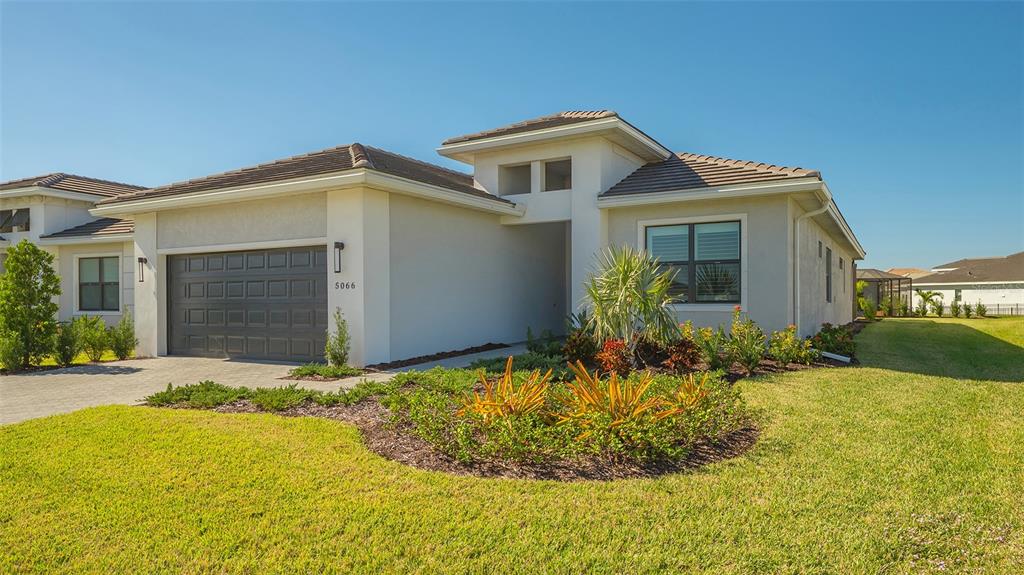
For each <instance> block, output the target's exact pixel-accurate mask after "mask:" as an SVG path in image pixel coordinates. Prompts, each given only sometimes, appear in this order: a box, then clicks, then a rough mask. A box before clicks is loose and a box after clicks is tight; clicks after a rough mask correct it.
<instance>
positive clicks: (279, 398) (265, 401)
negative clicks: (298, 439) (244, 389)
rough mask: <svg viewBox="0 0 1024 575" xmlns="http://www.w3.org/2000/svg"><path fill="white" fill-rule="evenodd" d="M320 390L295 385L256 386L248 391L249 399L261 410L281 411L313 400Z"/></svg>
mask: <svg viewBox="0 0 1024 575" xmlns="http://www.w3.org/2000/svg"><path fill="white" fill-rule="evenodd" d="M319 393H320V392H318V391H313V390H310V389H304V388H300V387H297V386H296V384H294V383H293V384H291V385H289V386H287V387H258V388H256V389H254V390H253V391H252V392H251V393H249V395H248V398H247V399H249V401H252V403H253V405H255V406H256V407H258V408H260V409H262V410H263V411H283V410H285V409H289V408H292V407H295V406H298V405H302V404H303V403H305V402H306V401H310V400H313V399H314V398H315V397H316V396H317V395H319Z"/></svg>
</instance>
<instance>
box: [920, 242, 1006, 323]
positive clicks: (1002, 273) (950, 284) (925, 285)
mask: <svg viewBox="0 0 1024 575" xmlns="http://www.w3.org/2000/svg"><path fill="white" fill-rule="evenodd" d="M914 288H915V290H917V289H920V290H925V291H937V292H939V293H941V294H942V302H943V304H944V305H945V306H946V307H947V308H948V307H949V305H950V304H951V303H953V302H954V301H959V302H960V303H962V304H969V305H974V304H976V303H979V302H980V303H982V304H984V305H985V306H986V307H988V308H989V310H988V313H991V314H998V313H1004V314H1005V313H1010V314H1015V315H1019V314H1021V313H1024V252H1018V253H1015V254H1011V255H1008V256H1006V257H992V258H968V259H963V260H957V261H955V262H950V263H948V264H942V265H939V266H935V267H934V268H932V270H931V273H929V274H927V275H924V276H921V277H918V278H916V279H914ZM920 301H921V298H920V297H918V296H917V293H916V291H915V293H914V305H915V306H917V305H918V304H919V303H920Z"/></svg>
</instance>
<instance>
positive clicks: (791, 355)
mask: <svg viewBox="0 0 1024 575" xmlns="http://www.w3.org/2000/svg"><path fill="white" fill-rule="evenodd" d="M768 357H770V358H772V359H774V360H775V361H777V362H779V363H780V364H782V365H789V364H791V363H803V364H809V363H811V362H813V361H814V360H816V359H818V357H819V354H818V351H817V350H816V349H814V348H813V347H811V341H810V340H807V339H800V337H799V336H797V334H796V326H795V325H790V326H788V327H786V329H784V330H782V331H775V332H772V336H771V338H770V339H769V341H768Z"/></svg>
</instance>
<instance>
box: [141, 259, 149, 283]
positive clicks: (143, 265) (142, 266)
mask: <svg viewBox="0 0 1024 575" xmlns="http://www.w3.org/2000/svg"><path fill="white" fill-rule="evenodd" d="M147 263H149V260H147V259H146V258H139V283H142V270H144V269H146V264H147Z"/></svg>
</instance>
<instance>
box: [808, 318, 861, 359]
mask: <svg viewBox="0 0 1024 575" xmlns="http://www.w3.org/2000/svg"><path fill="white" fill-rule="evenodd" d="M811 345H813V346H814V348H815V349H817V350H818V351H827V352H829V353H835V354H839V355H845V356H847V357H852V356H853V352H854V349H855V346H854V343H853V332H851V331H850V328H849V327H847V326H845V325H832V324H830V323H823V324H821V330H820V331H819V332H818V333H817V334H815V335H814V337H812V338H811Z"/></svg>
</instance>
